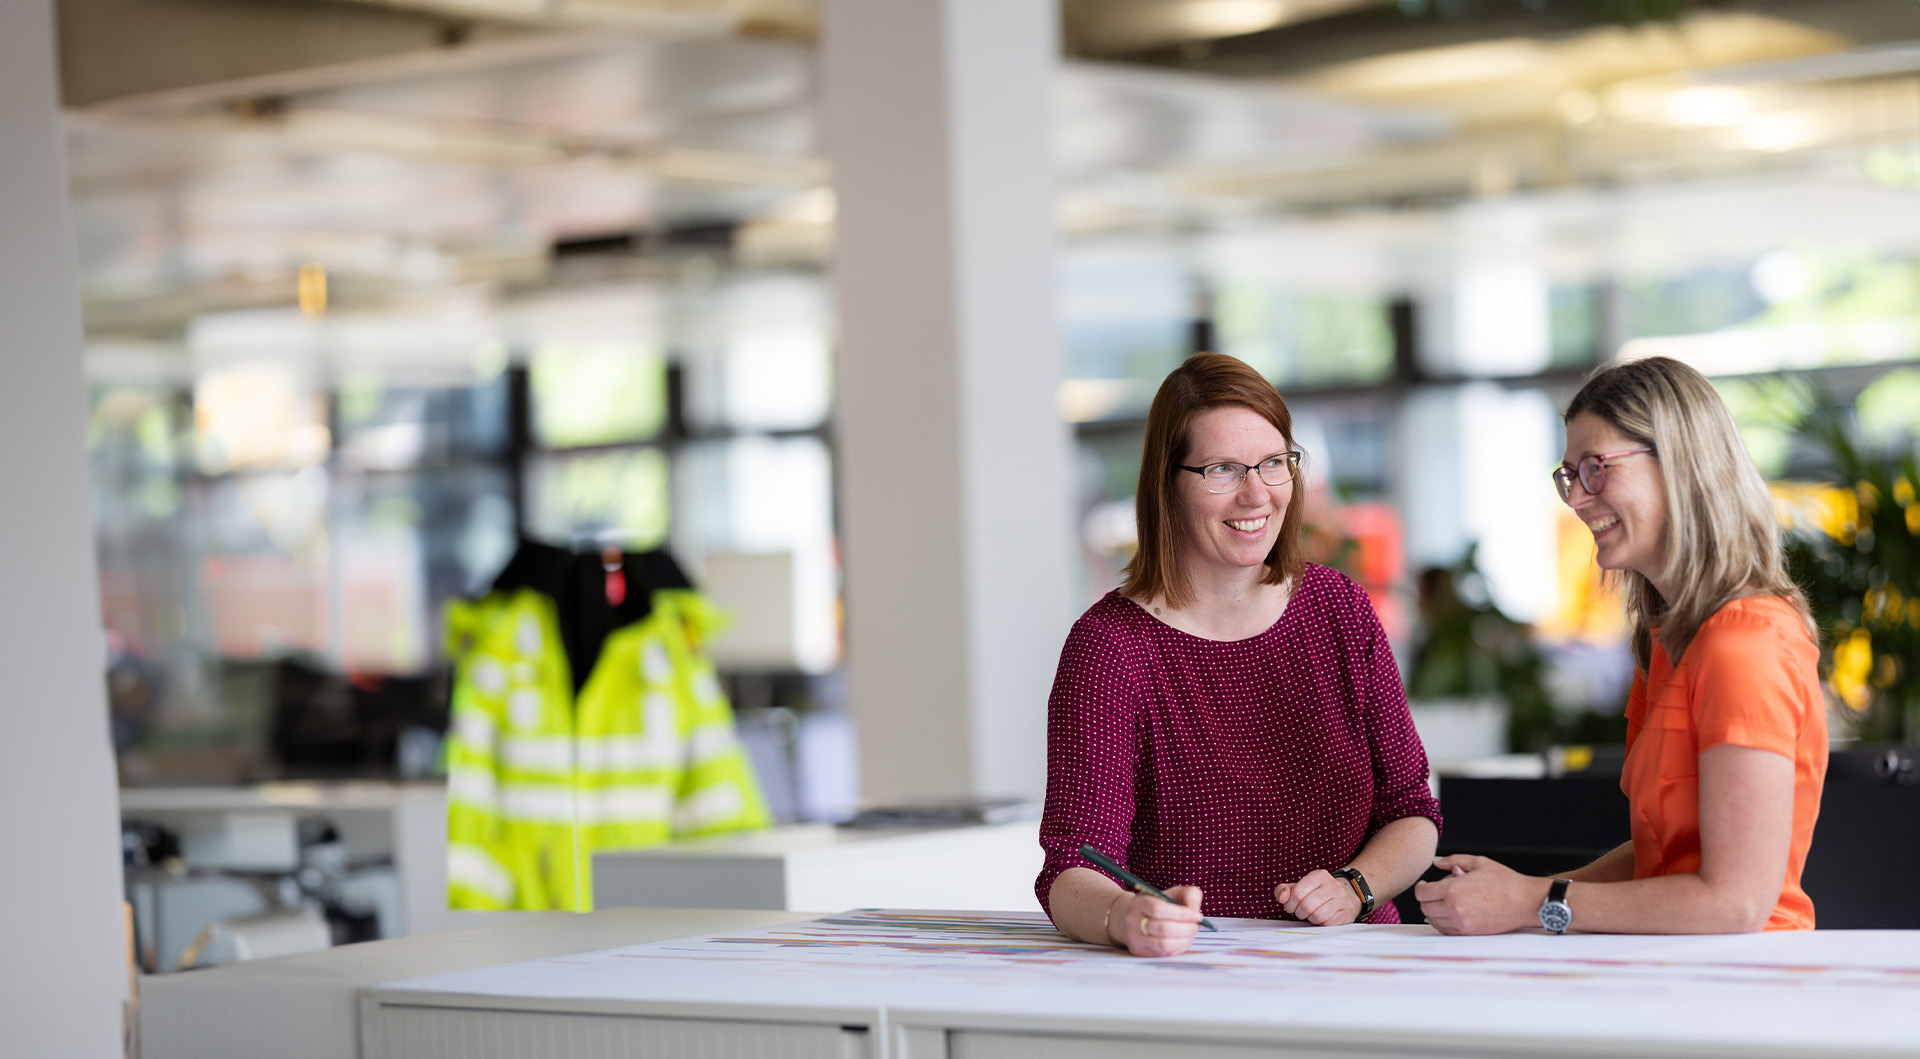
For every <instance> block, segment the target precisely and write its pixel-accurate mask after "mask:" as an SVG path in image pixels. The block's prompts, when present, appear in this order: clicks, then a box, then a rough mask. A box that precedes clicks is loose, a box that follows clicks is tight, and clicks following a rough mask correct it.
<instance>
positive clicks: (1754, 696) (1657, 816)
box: [1620, 596, 1827, 930]
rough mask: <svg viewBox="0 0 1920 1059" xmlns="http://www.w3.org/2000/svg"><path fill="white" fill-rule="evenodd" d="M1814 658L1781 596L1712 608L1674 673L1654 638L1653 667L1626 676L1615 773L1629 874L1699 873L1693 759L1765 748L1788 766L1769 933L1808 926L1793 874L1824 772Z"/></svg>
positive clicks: (1822, 716) (1807, 907) (1809, 906)
mask: <svg viewBox="0 0 1920 1059" xmlns="http://www.w3.org/2000/svg"><path fill="white" fill-rule="evenodd" d="M1819 658H1820V649H1819V648H1818V647H1817V646H1816V645H1815V644H1814V642H1813V640H1812V639H1811V638H1809V637H1808V636H1807V633H1806V629H1805V627H1804V626H1802V625H1801V623H1800V616H1799V614H1798V613H1797V612H1796V611H1795V610H1794V608H1793V605H1792V604H1790V603H1788V602H1787V601H1786V600H1783V599H1780V598H1779V597H1777V596H1754V597H1749V598H1747V599H1736V600H1734V601H1733V602H1731V603H1728V604H1727V605H1725V606H1723V607H1721V608H1720V609H1719V610H1718V611H1715V612H1714V614H1713V617H1711V618H1708V619H1707V620H1706V621H1705V622H1704V623H1702V624H1701V626H1700V631H1699V632H1698V633H1696V634H1695V635H1694V638H1693V642H1692V643H1691V644H1689V645H1688V646H1687V651H1686V654H1684V655H1682V656H1681V659H1680V664H1679V665H1677V666H1676V665H1674V664H1673V663H1672V662H1671V661H1670V660H1669V659H1668V658H1667V652H1666V650H1665V649H1664V648H1662V647H1661V646H1660V640H1659V636H1658V633H1657V631H1656V634H1655V638H1654V641H1653V658H1652V664H1651V665H1650V666H1648V668H1647V671H1646V672H1644V673H1636V674H1635V675H1634V680H1633V691H1632V693H1631V694H1630V696H1629V697H1628V700H1627V760H1626V766H1625V768H1624V769H1623V770H1622V772H1621V775H1620V789H1621V790H1622V791H1624V792H1626V795H1627V801H1628V802H1630V803H1631V805H1632V817H1633V877H1634V878H1636V879H1645V878H1648V877H1650V876H1655V875H1681V874H1685V873H1688V872H1697V871H1699V870H1700V752H1701V751H1703V750H1706V749H1708V748H1710V747H1716V746H1720V745H1722V744H1727V743H1730V744H1733V745H1734V746H1750V747H1755V748H1757V749H1760V750H1770V751H1773V752H1774V753H1776V754H1780V755H1782V756H1784V757H1787V758H1790V759H1792V761H1793V846H1792V849H1791V850H1790V852H1789V853H1788V856H1787V874H1786V878H1784V879H1782V880H1781V883H1780V903H1779V904H1777V905H1775V906H1774V909H1773V915H1772V917H1770V918H1769V919H1768V920H1767V926H1766V929H1768V930H1811V929H1813V902H1812V901H1811V900H1810V899H1808V897H1807V893H1806V891H1805V890H1802V889H1801V888H1800V871H1801V869H1802V868H1804V867H1805V866H1806V863H1807V847H1808V846H1809V845H1811V844H1812V842H1813V822H1814V819H1815V818H1816V817H1818V816H1819V815H1820V787H1821V783H1822V781H1823V780H1824V779H1825V778H1826V774H1827V713H1826V705H1825V699H1824V697H1823V696H1822V695H1821V693H1820V677H1819V670H1818V663H1819Z"/></svg>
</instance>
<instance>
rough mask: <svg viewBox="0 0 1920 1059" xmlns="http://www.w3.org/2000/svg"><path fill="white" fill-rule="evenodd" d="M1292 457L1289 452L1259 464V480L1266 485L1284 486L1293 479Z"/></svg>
mask: <svg viewBox="0 0 1920 1059" xmlns="http://www.w3.org/2000/svg"><path fill="white" fill-rule="evenodd" d="M1293 467H1294V455H1293V453H1291V452H1289V453H1286V454H1285V455H1282V456H1275V457H1273V458H1272V459H1270V460H1267V461H1265V462H1263V463H1261V464H1260V480H1261V481H1263V482H1265V483H1267V484H1268V485H1285V484H1287V483H1288V482H1289V481H1291V480H1292V479H1293Z"/></svg>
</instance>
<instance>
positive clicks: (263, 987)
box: [140, 908, 797, 1059]
mask: <svg viewBox="0 0 1920 1059" xmlns="http://www.w3.org/2000/svg"><path fill="white" fill-rule="evenodd" d="M795 918H797V917H796V916H795V914H794V913H792V912H780V911H765V910H760V911H729V910H721V909H673V908H619V909H610V910H607V911H601V912H588V913H584V914H578V913H572V912H527V913H521V914H519V916H518V917H516V918H514V919H511V920H507V921H503V922H496V923H490V924H487V925H485V926H478V927H470V928H465V929H461V930H451V931H447V932H445V933H440V934H428V935H423V936H419V937H411V938H397V939H394V940H391V941H369V942H363V943H361V944H358V945H343V946H341V947H339V948H335V949H328V950H326V951H325V952H315V953H308V954H306V955H302V956H286V957H281V958H279V959H272V960H256V961H254V962H251V963H236V964H228V965H225V966H222V967H213V968H209V969H207V970H202V971H190V972H185V973H181V974H169V975H155V976H148V977H144V978H142V979H141V983H140V1038H141V1055H142V1057H143V1059H175V1057H179V1059H228V1057H231V1059H258V1057H260V1056H275V1057H276V1059H358V1056H359V1054H360V1045H359V1028H358V1015H357V1011H356V1004H357V998H358V993H359V991H360V989H361V988H362V987H364V986H367V985H371V984H373V983H375V982H382V981H387V980H390V979H394V978H408V977H413V976H417V975H427V974H442V973H446V972H449V971H458V970H465V969H469V968H476V967H491V966H495V965H497V964H503V963H511V962H513V961H516V960H531V959H538V958H541V957H547V956H562V955H565V954H567V953H573V952H584V951H587V950H590V949H604V948H608V947H611V946H619V945H636V944H641V943H644V942H649V941H661V940H666V939H670V938H679V937H686V936H689V935H694V934H706V933H711V932H714V931H720V930H736V929H743V928H749V927H765V926H770V925H774V924H778V923H785V922H791V921H792V920H794V919H795Z"/></svg>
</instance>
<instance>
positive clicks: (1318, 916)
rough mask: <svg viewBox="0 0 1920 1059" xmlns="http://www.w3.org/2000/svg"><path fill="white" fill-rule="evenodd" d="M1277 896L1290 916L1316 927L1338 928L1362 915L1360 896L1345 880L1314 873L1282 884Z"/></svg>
mask: <svg viewBox="0 0 1920 1059" xmlns="http://www.w3.org/2000/svg"><path fill="white" fill-rule="evenodd" d="M1273 896H1274V898H1275V899H1276V900H1278V901H1279V902H1280V907H1281V908H1284V909H1286V912H1287V914H1288V915H1290V916H1292V917H1293V918H1295V919H1301V920H1305V921H1306V922H1308V923H1312V924H1313V925H1314V926H1316V927H1337V926H1339V925H1341V924H1342V923H1351V922H1353V921H1354V919H1355V917H1357V916H1359V915H1360V895H1359V894H1356V893H1354V892H1353V887H1352V886H1350V885H1348V884H1347V883H1346V882H1345V881H1344V880H1341V879H1336V878H1334V877H1333V876H1331V875H1329V874H1327V873H1326V872H1324V871H1310V872H1308V873H1307V874H1306V877H1305V878H1303V879H1301V880H1300V881H1299V882H1291V883H1281V884H1280V885H1278V886H1276V887H1274V888H1273Z"/></svg>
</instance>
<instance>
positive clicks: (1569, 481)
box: [1553, 467, 1573, 500]
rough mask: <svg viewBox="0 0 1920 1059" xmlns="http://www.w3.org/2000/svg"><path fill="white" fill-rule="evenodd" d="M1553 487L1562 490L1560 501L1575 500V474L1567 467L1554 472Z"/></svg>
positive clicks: (1556, 469) (1558, 468)
mask: <svg viewBox="0 0 1920 1059" xmlns="http://www.w3.org/2000/svg"><path fill="white" fill-rule="evenodd" d="M1553 487H1554V488H1555V489H1558V490H1560V499H1562V500H1571V499H1573V472H1572V471H1571V470H1569V469H1567V468H1565V467H1557V468H1555V469H1554V472H1553Z"/></svg>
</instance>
